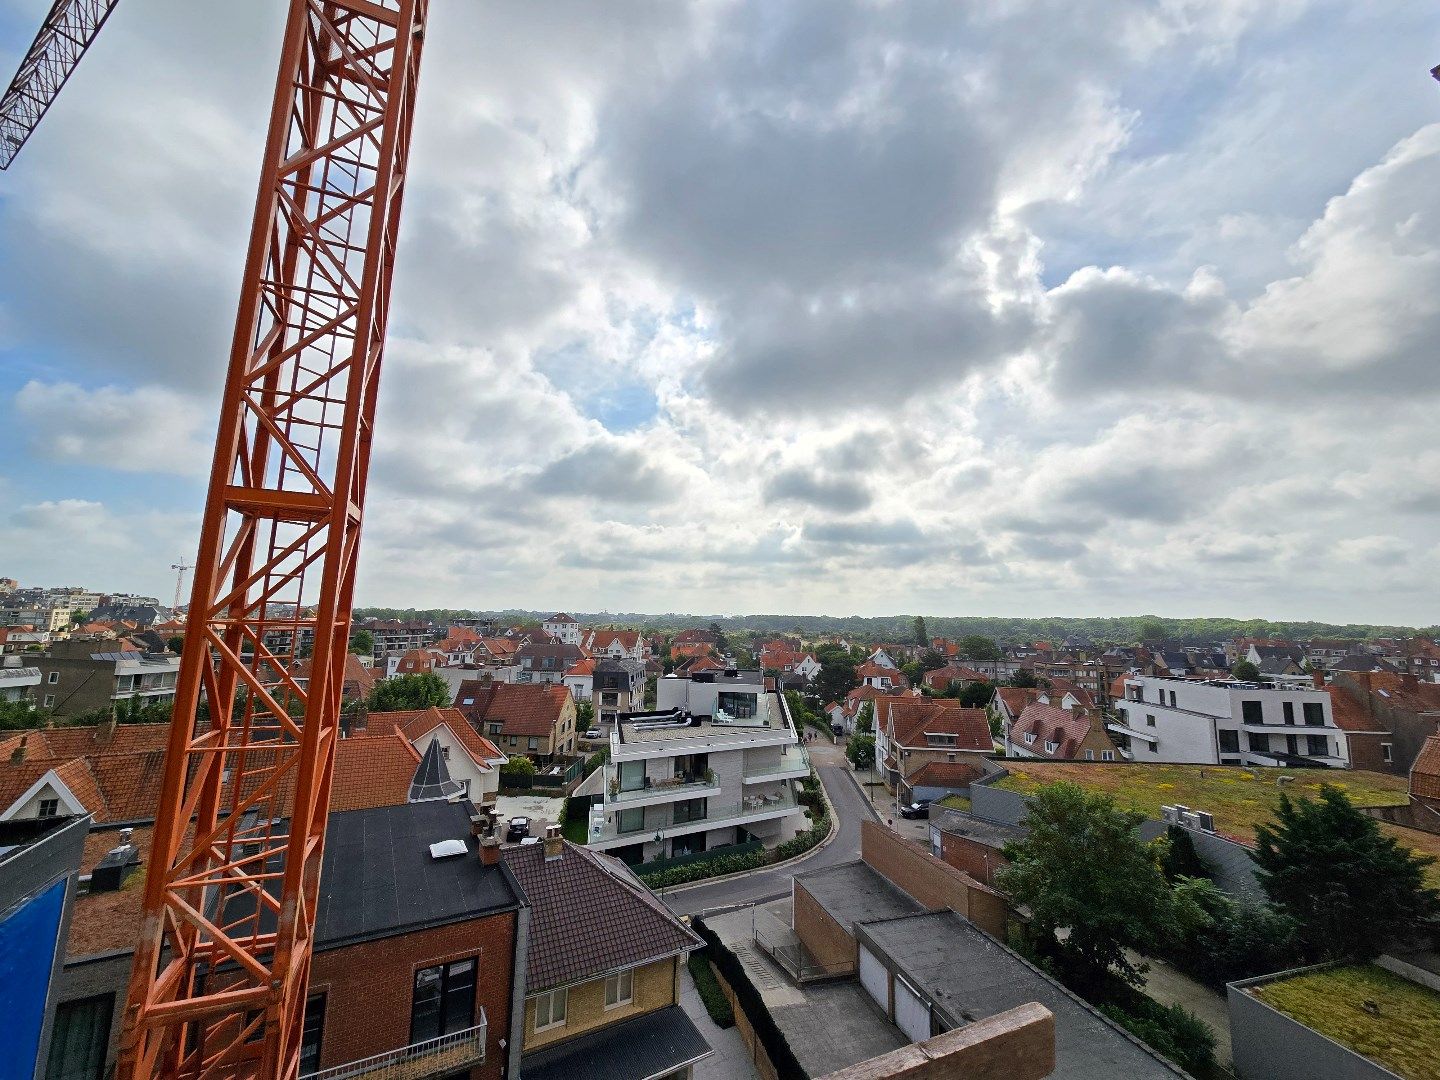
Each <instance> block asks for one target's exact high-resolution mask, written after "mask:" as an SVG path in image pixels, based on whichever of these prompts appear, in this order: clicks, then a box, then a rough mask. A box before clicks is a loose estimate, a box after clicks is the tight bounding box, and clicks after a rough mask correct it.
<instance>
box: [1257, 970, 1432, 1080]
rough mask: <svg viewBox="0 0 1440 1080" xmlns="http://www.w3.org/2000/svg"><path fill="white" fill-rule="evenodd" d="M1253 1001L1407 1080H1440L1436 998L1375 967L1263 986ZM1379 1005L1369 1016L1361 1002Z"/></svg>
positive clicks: (1304, 977)
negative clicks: (1312, 1029)
mask: <svg viewBox="0 0 1440 1080" xmlns="http://www.w3.org/2000/svg"><path fill="white" fill-rule="evenodd" d="M1251 992H1252V993H1253V994H1254V995H1255V996H1256V997H1257V998H1259V999H1260V1000H1261V1001H1263V1002H1265V1003H1266V1004H1267V1005H1269V1006H1271V1007H1272V1008H1275V1009H1278V1010H1279V1011H1280V1012H1282V1013H1284V1014H1285V1015H1286V1016H1290V1017H1293V1018H1294V1019H1296V1020H1298V1021H1300V1022H1301V1023H1302V1024H1306V1025H1308V1026H1310V1027H1312V1028H1314V1029H1315V1030H1316V1031H1318V1032H1320V1034H1322V1035H1324V1036H1326V1037H1328V1038H1331V1039H1334V1040H1335V1041H1336V1042H1338V1043H1341V1044H1342V1045H1344V1046H1348V1047H1349V1048H1350V1049H1351V1050H1354V1051H1355V1052H1356V1053H1359V1054H1364V1055H1365V1056H1366V1057H1368V1058H1371V1059H1373V1060H1375V1061H1377V1062H1379V1063H1380V1064H1381V1065H1383V1066H1385V1068H1387V1069H1389V1070H1391V1071H1392V1072H1395V1073H1398V1074H1399V1075H1400V1076H1403V1077H1405V1078H1406V1080H1440V994H1437V993H1436V992H1435V991H1433V990H1430V989H1428V988H1426V987H1424V986H1419V985H1417V984H1415V983H1412V982H1409V981H1407V980H1405V979H1402V978H1400V977H1399V976H1398V975H1393V974H1391V973H1390V972H1388V971H1386V970H1385V969H1384V968H1379V967H1376V966H1375V965H1373V964H1364V965H1359V966H1351V967H1339V968H1330V969H1328V970H1326V971H1319V972H1315V973H1313V974H1310V975H1298V976H1296V977H1295V978H1293V979H1284V980H1281V981H1279V982H1273V983H1266V984H1265V985H1264V986H1258V987H1256V988H1255V989H1254V990H1252V991H1251ZM1367 1001H1370V1002H1374V1003H1375V1005H1377V1006H1378V1007H1379V1012H1378V1015H1374V1014H1372V1013H1370V1012H1367V1011H1366V1009H1365V1008H1364V1004H1365V1002H1367Z"/></svg>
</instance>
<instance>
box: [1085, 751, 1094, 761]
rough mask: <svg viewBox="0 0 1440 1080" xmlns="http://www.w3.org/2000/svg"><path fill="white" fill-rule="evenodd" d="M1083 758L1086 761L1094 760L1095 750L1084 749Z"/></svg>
mask: <svg viewBox="0 0 1440 1080" xmlns="http://www.w3.org/2000/svg"><path fill="white" fill-rule="evenodd" d="M1085 760H1086V761H1094V760H1095V751H1094V750H1086V751H1085Z"/></svg>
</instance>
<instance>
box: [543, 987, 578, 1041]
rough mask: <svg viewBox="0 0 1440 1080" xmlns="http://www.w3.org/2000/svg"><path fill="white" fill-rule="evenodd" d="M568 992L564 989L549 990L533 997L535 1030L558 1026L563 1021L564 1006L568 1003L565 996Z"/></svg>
mask: <svg viewBox="0 0 1440 1080" xmlns="http://www.w3.org/2000/svg"><path fill="white" fill-rule="evenodd" d="M569 995H570V992H569V991H568V990H565V989H560V990H551V991H550V992H549V993H548V994H539V995H537V996H536V998H535V1030H536V1031H545V1030H546V1029H547V1028H553V1027H559V1026H560V1025H561V1024H563V1023H565V1006H566V1005H567V1004H569V1002H568V1001H567V998H568V997H569Z"/></svg>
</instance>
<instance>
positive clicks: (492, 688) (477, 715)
mask: <svg viewBox="0 0 1440 1080" xmlns="http://www.w3.org/2000/svg"><path fill="white" fill-rule="evenodd" d="M468 698H473V699H474V700H473V703H472V704H469V705H467V704H466V700H467V699H468ZM569 701H570V691H569V690H567V689H566V688H565V687H564V686H560V685H550V686H542V685H540V684H538V683H500V682H488V683H487V682H479V681H477V680H473V679H466V680H465V681H464V682H462V683H461V684H460V690H459V692H457V693H456V695H455V703H456V707H457V708H458V709H459V710H460V711H461V712H462V713H464V715H465V718H466V719H467V720H469V721H470V723H472V724H475V725H479V724H494V723H499V724H501V725H502V727H501V728H500V731H501V733H502V734H505V735H517V736H538V737H541V738H544V737H547V736H549V735H551V734H553V733H554V731H555V727H556V725H557V724H558V723H559V722H560V716H561V713H562V712H563V711H564V709H565V705H566V704H567V703H568V702H569Z"/></svg>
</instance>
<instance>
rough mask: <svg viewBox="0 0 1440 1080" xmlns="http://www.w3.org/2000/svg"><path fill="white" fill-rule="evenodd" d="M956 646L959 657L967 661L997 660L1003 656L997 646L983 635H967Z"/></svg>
mask: <svg viewBox="0 0 1440 1080" xmlns="http://www.w3.org/2000/svg"><path fill="white" fill-rule="evenodd" d="M956 644H957V645H958V646H959V649H960V655H961V656H963V657H965V659H967V660H999V659H1000V658H1001V657H1002V656H1004V655H1005V654H1004V653H1002V652H1001V651H1000V646H999V645H997V644H995V642H994V641H992V640H991V639H990V638H988V637H985V636H984V635H983V634H967V635H966V636H965V637H962V638H961V639H960V640H959V641H958V642H956Z"/></svg>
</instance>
